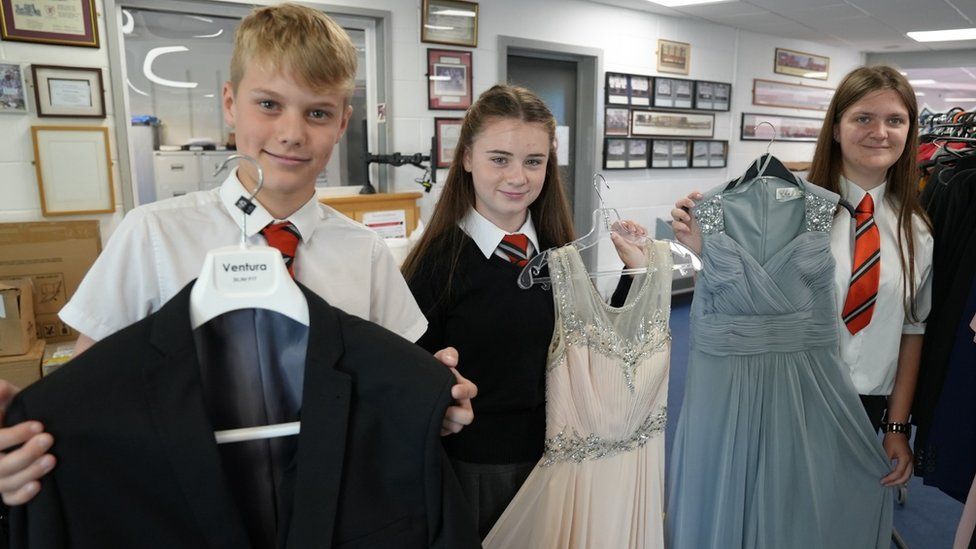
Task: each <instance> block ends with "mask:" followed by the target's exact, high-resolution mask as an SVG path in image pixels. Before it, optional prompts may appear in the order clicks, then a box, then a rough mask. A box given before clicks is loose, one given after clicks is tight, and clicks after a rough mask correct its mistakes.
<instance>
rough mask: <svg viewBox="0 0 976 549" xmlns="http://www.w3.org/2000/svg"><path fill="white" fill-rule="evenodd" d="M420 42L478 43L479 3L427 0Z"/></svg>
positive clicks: (421, 24) (470, 44) (461, 44)
mask: <svg viewBox="0 0 976 549" xmlns="http://www.w3.org/2000/svg"><path fill="white" fill-rule="evenodd" d="M420 41H421V42H428V43H431V44H447V45H452V46H468V47H471V48H475V47H477V46H478V3H477V2H466V1H464V0H423V6H422V8H421V11H420Z"/></svg>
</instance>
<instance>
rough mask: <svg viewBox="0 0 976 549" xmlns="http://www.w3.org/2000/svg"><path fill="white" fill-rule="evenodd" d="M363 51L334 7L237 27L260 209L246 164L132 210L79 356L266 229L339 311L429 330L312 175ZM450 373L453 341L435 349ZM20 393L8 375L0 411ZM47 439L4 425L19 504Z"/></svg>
mask: <svg viewBox="0 0 976 549" xmlns="http://www.w3.org/2000/svg"><path fill="white" fill-rule="evenodd" d="M355 74H356V50H355V46H354V45H353V44H352V42H351V40H350V39H349V36H348V35H347V34H346V33H345V31H343V30H342V28H341V27H340V26H339V25H338V24H337V23H336V22H335V21H333V20H332V19H330V18H329V17H328V16H326V15H325V14H323V13H321V12H319V11H316V10H314V9H311V8H307V7H303V6H298V5H295V4H281V5H278V6H273V7H265V8H260V9H257V10H255V11H254V12H252V13H251V14H250V15H249V16H248V17H246V18H245V19H244V20H243V21H242V22H241V25H240V27H239V28H238V30H237V33H236V36H235V42H234V53H233V57H232V59H231V81H230V82H227V83H225V84H224V88H223V110H224V119H225V121H226V122H227V124H228V125H229V126H230V127H232V128H234V130H235V133H236V140H237V149H238V152H240V153H242V154H246V155H248V156H250V157H252V158H254V159H256V160H257V161H258V162H259V163H260V164H261V167H262V169H263V171H264V186H263V188H262V189H261V192H260V194H259V195H258V196H257V199H256V201H257V202H258V204H257V208H256V209H255V210H254V211H253V212H252V213H251V214H250V215H249V216H247V222H246V224H245V223H244V222H243V217H244V216H243V214H242V212H241V211H240V210H239V209H238V208H237V207H236V206H235V205H234V203H235V202H236V201H237V199H238V198H239V197H240V196H242V195H245V194H250V191H252V190H253V189H254V188H255V186H256V182H257V174H256V170H255V168H254V167H253V166H251V165H250V163H248V162H242V163H240V164H239V166H238V168H237V169H236V170H234V171H233V172H232V173H231V174H230V176H229V177H228V178H227V179H226V180H225V181H224V183H223V184H222V185H221V187H219V188H218V189H214V190H212V191H201V192H196V193H190V194H188V195H185V196H181V197H176V198H172V199H167V200H163V201H160V202H156V203H153V204H148V205H145V206H140V207H138V208H136V209H134V210H132V211H131V212H129V214H128V215H127V216H126V217H125V219H124V220H123V222H122V223H121V224H120V225H119V227H118V229H117V230H116V231H115V233H114V234H113V235H112V237H111V239H110V240H109V242H108V245H107V246H106V248H105V250H104V251H103V252H102V254H101V256H100V257H99V258H98V260H97V261H96V263H95V265H94V266H93V267H92V269H91V270H90V271H89V272H88V274H87V276H86V277H85V279H84V280H83V281H82V284H81V286H80V287H79V288H78V291H77V292H76V293H75V295H74V297H73V298H72V300H71V301H70V302H69V303H68V304H67V305H66V306H65V307H64V308H63V309H62V311H61V313H60V315H61V318H62V319H63V320H64V321H65V322H66V323H68V324H69V325H71V326H73V327H74V328H76V329H77V330H78V331H79V332H80V333H81V334H82V336H81V337H80V338H79V340H78V344H77V346H76V353H80V352H83V351H84V350H85V349H87V348H88V347H90V346H91V345H93V344H94V343H95V342H96V341H98V340H100V339H102V338H104V337H106V336H108V335H110V334H112V333H114V332H116V331H118V330H120V329H121V328H124V327H126V326H128V325H130V324H132V323H134V322H136V321H138V320H140V319H142V318H144V317H145V316H147V315H149V314H151V313H153V312H155V311H156V310H158V309H159V308H160V307H161V306H162V305H163V304H164V303H165V302H166V301H167V300H169V298H171V297H172V296H173V295H175V294H176V293H177V292H178V291H179V290H180V289H181V288H182V287H183V286H184V285H186V284H187V283H188V282H190V281H191V280H192V279H194V278H196V276H197V275H198V274H199V271H200V269H201V267H202V265H203V259H204V257H205V256H206V253H207V251H209V250H211V249H213V248H217V247H220V246H225V245H228V244H231V243H234V242H238V241H239V240H240V236H241V231H242V230H243V231H245V234H246V236H247V238H248V241H249V242H252V243H256V244H258V243H260V244H264V243H265V239H264V237H263V236H262V235H261V234H260V231H261V229H262V228H264V227H265V226H266V225H268V224H270V223H272V222H275V221H285V220H287V221H290V222H291V223H292V224H293V225H294V227H295V228H296V229H297V230H298V232H299V233H300V234H301V241H300V243H299V246H298V250H297V252H296V257H295V261H294V270H295V277H296V279H297V280H298V281H299V282H301V283H303V284H304V285H305V286H307V287H308V288H310V289H311V290H312V291H314V292H315V293H316V294H318V295H320V296H321V297H323V298H324V299H325V300H326V301H327V302H328V303H330V304H331V305H333V306H335V307H338V308H340V309H342V310H344V311H346V312H348V313H350V314H353V315H356V316H359V317H361V318H365V319H368V320H371V321H373V322H375V323H377V324H379V325H381V326H383V327H385V328H387V329H389V330H391V331H393V332H396V333H398V334H400V335H401V336H403V337H404V338H407V339H409V340H411V341H415V340H416V339H417V338H419V337H420V336H421V335H422V334H423V333H424V331H425V330H426V326H427V322H426V320H425V319H424V317H423V315H422V314H421V312H420V310H419V308H418V307H417V304H416V302H415V301H414V299H413V296H412V295H411V294H410V292H409V289H408V288H407V285H406V283H405V281H404V280H403V277H402V276H401V275H400V273H399V271H398V270H397V267H396V264H395V262H394V261H393V259H392V257H391V255H390V253H389V251H388V250H387V248H386V246H385V245H384V244H383V242H382V240H381V239H380V238H379V237H378V236H377V235H376V234H375V233H373V232H371V231H369V230H368V229H366V228H364V227H363V226H361V225H359V224H357V223H355V222H353V221H350V220H349V219H347V218H345V217H343V216H342V215H340V214H338V213H336V212H335V211H334V210H332V209H330V208H328V207H326V206H324V205H322V204H320V203H318V201H317V200H316V197H315V179H316V176H317V175H318V174H319V173H320V172H321V171H322V170H323V169H324V167H325V165H326V164H327V163H328V161H329V158H330V156H331V155H332V150H333V147H334V146H335V145H336V143H338V142H339V140H340V139H341V138H342V135H343V133H344V132H345V130H346V128H347V126H348V123H349V118H350V115H351V113H352V107H351V106H350V105H349V98H350V96H351V93H352V89H353V85H354V79H355ZM435 356H437V358H438V359H440V360H441V361H442V362H443V363H444V364H446V365H447V366H449V367H452V368H453V367H454V366H456V364H457V352H456V351H455V350H454V349H453V348H448V349H444V350H442V351H441V352H439V353H437V355H435ZM452 371H453V372H454V375H455V376H456V377H458V380H459V383H458V384H457V385H455V386H454V388H453V389H452V397H453V398H455V399H456V400H457V403H456V405H455V406H452V407H450V408H449V409H448V411H447V414H446V416H445V418H444V423H443V428H442V434H447V433H452V432H457V431H459V430H460V429H461V428H463V426H464V425H467V424H470V422H471V421H472V419H473V413H472V411H471V401H470V399H471V398H473V397H474V396H475V394H476V392H477V390H476V388H475V387H474V385H473V384H472V383H471V382H469V381H467V380H465V379H464V378H462V377H461V376H460V375H458V374H457V372H456V370H453V369H452ZM15 393H16V388H14V387H12V386H10V385H9V384H6V382H0V406H2V407H3V409H5V408H6V406H7V404H8V403H9V402H10V399H11V398H12V397H13V395H14V394H15ZM53 442H54V441H53V438H52V437H51V435H50V434H47V433H44V432H43V426H42V425H41V424H40V423H39V422H36V421H27V422H23V423H20V424H18V425H15V426H12V427H7V428H2V429H0V448H10V447H12V446H15V445H18V444H23V446H22V447H21V448H20V449H18V450H16V451H13V452H9V453H5V454H0V456H2V457H0V493H2V495H3V501H4V502H5V503H7V504H10V505H18V504H23V503H25V502H26V501H28V500H30V499H31V498H32V497H34V495H36V494H37V492H38V490H39V489H40V484H39V483H38V482H37V479H39V478H40V477H42V476H43V475H44V474H46V473H48V472H49V471H51V469H53V467H54V465H55V459H54V456H52V455H50V454H46V453H45V452H47V450H48V449H49V448H51V446H52V444H53Z"/></svg>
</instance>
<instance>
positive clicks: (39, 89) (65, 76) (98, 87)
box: [31, 65, 105, 118]
mask: <svg viewBox="0 0 976 549" xmlns="http://www.w3.org/2000/svg"><path fill="white" fill-rule="evenodd" d="M31 73H32V74H33V75H34V99H36V100H37V116H53V117H59V118H105V90H104V89H103V86H102V69H98V68H88V67H60V66H55V65H31Z"/></svg>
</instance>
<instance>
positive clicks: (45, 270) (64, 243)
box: [0, 220, 102, 341]
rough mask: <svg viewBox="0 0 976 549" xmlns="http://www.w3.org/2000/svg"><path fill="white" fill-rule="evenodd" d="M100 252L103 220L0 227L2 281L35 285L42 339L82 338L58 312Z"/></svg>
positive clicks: (64, 339)
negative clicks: (23, 280) (15, 279)
mask: <svg viewBox="0 0 976 549" xmlns="http://www.w3.org/2000/svg"><path fill="white" fill-rule="evenodd" d="M101 251H102V239H101V237H100V236H99V233H98V221H94V220H88V221H41V222H36V223H0V278H9V277H19V276H26V277H30V278H31V280H32V281H33V282H34V322H35V325H36V326H37V337H39V338H43V339H46V340H48V341H69V340H72V339H77V338H78V332H76V331H75V330H72V329H71V328H70V327H69V326H68V325H67V324H65V323H63V322H61V319H59V318H58V311H60V310H61V307H63V306H64V304H65V303H67V302H68V300H69V299H71V296H72V295H73V294H74V292H75V290H76V289H78V284H80V283H81V279H82V278H84V276H85V273H87V272H88V269H90V268H91V266H92V263H94V262H95V258H97V257H98V254H99V253H100V252H101Z"/></svg>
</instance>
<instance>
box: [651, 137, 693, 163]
mask: <svg viewBox="0 0 976 549" xmlns="http://www.w3.org/2000/svg"><path fill="white" fill-rule="evenodd" d="M651 167H652V168H687V167H688V141H684V140H676V139H655V140H654V142H653V144H652V153H651Z"/></svg>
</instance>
